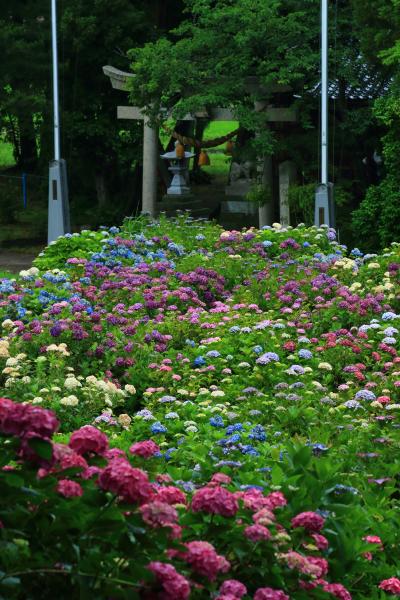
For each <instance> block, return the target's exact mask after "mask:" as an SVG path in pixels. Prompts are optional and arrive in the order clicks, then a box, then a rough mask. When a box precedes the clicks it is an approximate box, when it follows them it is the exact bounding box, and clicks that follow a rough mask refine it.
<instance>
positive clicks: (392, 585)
mask: <svg viewBox="0 0 400 600" xmlns="http://www.w3.org/2000/svg"><path fill="white" fill-rule="evenodd" d="M379 588H380V589H381V590H384V591H385V592H389V594H394V595H395V596H400V579H397V577H391V578H390V579H384V580H383V581H381V582H380V584H379Z"/></svg>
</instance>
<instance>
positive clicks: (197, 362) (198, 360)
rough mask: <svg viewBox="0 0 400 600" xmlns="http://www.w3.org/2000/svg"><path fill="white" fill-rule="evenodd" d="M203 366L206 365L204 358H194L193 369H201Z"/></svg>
mask: <svg viewBox="0 0 400 600" xmlns="http://www.w3.org/2000/svg"><path fill="white" fill-rule="evenodd" d="M205 364H206V359H205V358H204V356H196V358H195V359H194V361H193V366H194V367H202V366H203V365H205Z"/></svg>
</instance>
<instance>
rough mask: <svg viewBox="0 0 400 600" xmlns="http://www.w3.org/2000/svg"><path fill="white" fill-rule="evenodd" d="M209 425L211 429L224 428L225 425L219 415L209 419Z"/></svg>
mask: <svg viewBox="0 0 400 600" xmlns="http://www.w3.org/2000/svg"><path fill="white" fill-rule="evenodd" d="M209 423H210V425H212V426H213V427H225V423H224V420H223V418H222V417H221V415H216V416H215V417H211V418H210V420H209Z"/></svg>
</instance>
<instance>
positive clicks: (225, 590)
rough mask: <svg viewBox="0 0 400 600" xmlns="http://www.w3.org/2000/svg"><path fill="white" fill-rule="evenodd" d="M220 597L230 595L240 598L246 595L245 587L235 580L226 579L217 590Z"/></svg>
mask: <svg viewBox="0 0 400 600" xmlns="http://www.w3.org/2000/svg"><path fill="white" fill-rule="evenodd" d="M219 593H220V594H221V595H229V594H230V595H231V596H233V597H234V598H241V597H242V596H244V595H245V594H247V588H246V586H245V585H244V584H243V583H242V582H241V581H238V580H237V579H227V580H226V581H224V583H223V584H222V585H221V587H220V588H219Z"/></svg>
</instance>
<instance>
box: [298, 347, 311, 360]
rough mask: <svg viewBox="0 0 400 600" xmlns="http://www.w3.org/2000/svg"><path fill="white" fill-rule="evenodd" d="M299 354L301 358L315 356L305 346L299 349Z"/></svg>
mask: <svg viewBox="0 0 400 600" xmlns="http://www.w3.org/2000/svg"><path fill="white" fill-rule="evenodd" d="M298 354H299V358H304V359H306V360H307V359H309V358H312V357H313V354H312V352H310V350H306V349H305V348H302V349H301V350H299V352H298Z"/></svg>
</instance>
